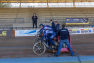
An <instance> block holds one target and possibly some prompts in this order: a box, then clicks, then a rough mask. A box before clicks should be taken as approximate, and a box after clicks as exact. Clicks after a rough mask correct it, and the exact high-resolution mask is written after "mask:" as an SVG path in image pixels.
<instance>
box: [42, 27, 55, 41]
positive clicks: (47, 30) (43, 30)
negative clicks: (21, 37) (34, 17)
mask: <svg viewBox="0 0 94 63" xmlns="http://www.w3.org/2000/svg"><path fill="white" fill-rule="evenodd" d="M40 32H42V33H43V37H42V38H41V40H43V39H44V37H45V36H47V34H49V33H50V34H53V33H54V31H53V28H52V27H50V26H49V25H44V26H43V28H42V29H40Z"/></svg>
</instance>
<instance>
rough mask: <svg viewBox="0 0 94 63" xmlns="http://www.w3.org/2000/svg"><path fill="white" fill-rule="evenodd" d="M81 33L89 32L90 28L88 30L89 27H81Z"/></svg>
mask: <svg viewBox="0 0 94 63" xmlns="http://www.w3.org/2000/svg"><path fill="white" fill-rule="evenodd" d="M81 33H91V30H89V29H81Z"/></svg>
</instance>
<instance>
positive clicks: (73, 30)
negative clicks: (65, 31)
mask: <svg viewBox="0 0 94 63" xmlns="http://www.w3.org/2000/svg"><path fill="white" fill-rule="evenodd" d="M69 32H70V34H78V33H80V30H79V29H69Z"/></svg>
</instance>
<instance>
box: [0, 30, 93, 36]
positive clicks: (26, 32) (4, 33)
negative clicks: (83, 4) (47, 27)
mask: <svg viewBox="0 0 94 63" xmlns="http://www.w3.org/2000/svg"><path fill="white" fill-rule="evenodd" d="M68 30H69V33H70V34H88V33H94V28H71V29H68ZM38 31H39V30H0V36H2V37H4V36H14V37H16V36H35V35H36V34H37V32H38Z"/></svg>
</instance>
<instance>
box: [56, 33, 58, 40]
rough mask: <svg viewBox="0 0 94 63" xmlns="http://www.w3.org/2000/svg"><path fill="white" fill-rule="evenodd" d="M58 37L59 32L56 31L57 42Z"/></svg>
mask: <svg viewBox="0 0 94 63" xmlns="http://www.w3.org/2000/svg"><path fill="white" fill-rule="evenodd" d="M57 38H58V32H56V42H57V41H58V39H57Z"/></svg>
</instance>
